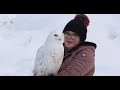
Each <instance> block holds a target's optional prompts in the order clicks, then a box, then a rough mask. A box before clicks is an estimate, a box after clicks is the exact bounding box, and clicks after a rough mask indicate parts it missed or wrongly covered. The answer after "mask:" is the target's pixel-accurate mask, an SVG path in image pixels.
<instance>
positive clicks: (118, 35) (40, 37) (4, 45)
mask: <svg viewBox="0 0 120 90" xmlns="http://www.w3.org/2000/svg"><path fill="white" fill-rule="evenodd" d="M87 15H88V17H89V18H90V21H91V23H90V26H89V27H88V37H87V41H93V42H95V43H96V44H97V49H96V56H95V60H96V61H95V65H96V71H95V76H113V75H114V76H119V75H120V71H119V69H120V65H119V64H120V60H119V58H120V57H119V52H120V47H119V46H120V30H119V28H120V26H119V23H120V15H119V14H87ZM74 16H75V14H10V15H9V14H5V15H3V14H0V76H32V70H33V65H34V60H35V56H36V51H37V49H38V48H39V47H40V46H41V45H43V44H44V42H45V40H46V38H47V35H48V34H49V32H51V31H53V30H59V31H62V30H63V28H64V26H65V25H66V23H67V22H68V21H70V20H71V19H72V18H74Z"/></svg>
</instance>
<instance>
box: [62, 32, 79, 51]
mask: <svg viewBox="0 0 120 90" xmlns="http://www.w3.org/2000/svg"><path fill="white" fill-rule="evenodd" d="M79 43H80V37H79V35H78V34H76V33H74V32H72V31H66V32H65V33H64V44H65V46H66V47H67V48H68V49H71V48H73V47H75V46H76V45H78V44H79Z"/></svg>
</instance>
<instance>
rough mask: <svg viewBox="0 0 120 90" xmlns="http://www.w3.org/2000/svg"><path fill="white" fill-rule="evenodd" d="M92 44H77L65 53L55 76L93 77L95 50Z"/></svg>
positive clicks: (94, 45)
mask: <svg viewBox="0 0 120 90" xmlns="http://www.w3.org/2000/svg"><path fill="white" fill-rule="evenodd" d="M96 47H97V45H96V44H95V43H92V42H84V43H82V44H79V45H78V46H76V47H75V48H73V49H72V50H70V51H68V52H66V51H65V55H64V60H63V63H62V65H61V68H60V70H59V72H58V74H57V75H56V76H93V75H94V72H95V49H96Z"/></svg>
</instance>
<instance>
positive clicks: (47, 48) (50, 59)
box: [33, 31, 64, 76]
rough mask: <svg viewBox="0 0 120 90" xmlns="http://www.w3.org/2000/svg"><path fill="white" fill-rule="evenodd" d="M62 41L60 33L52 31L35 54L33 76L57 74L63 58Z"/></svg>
mask: <svg viewBox="0 0 120 90" xmlns="http://www.w3.org/2000/svg"><path fill="white" fill-rule="evenodd" d="M63 41H64V40H63V34H62V33H61V32H58V31H53V32H51V33H50V34H49V35H48V37H47V40H46V42H45V44H44V45H43V46H41V47H40V48H39V49H38V51H37V53H36V59H35V65H34V70H33V74H34V76H49V75H55V74H57V72H58V70H59V69H60V66H61V64H62V61H63V56H64V47H63Z"/></svg>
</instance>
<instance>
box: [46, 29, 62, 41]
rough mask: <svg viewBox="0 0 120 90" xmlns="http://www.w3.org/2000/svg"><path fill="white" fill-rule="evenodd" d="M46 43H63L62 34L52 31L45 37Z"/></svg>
mask: <svg viewBox="0 0 120 90" xmlns="http://www.w3.org/2000/svg"><path fill="white" fill-rule="evenodd" d="M46 42H49V43H50V42H51V43H52V42H55V43H63V42H64V36H63V33H62V32H60V31H52V32H50V34H49V35H48V37H47V40H46Z"/></svg>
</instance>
